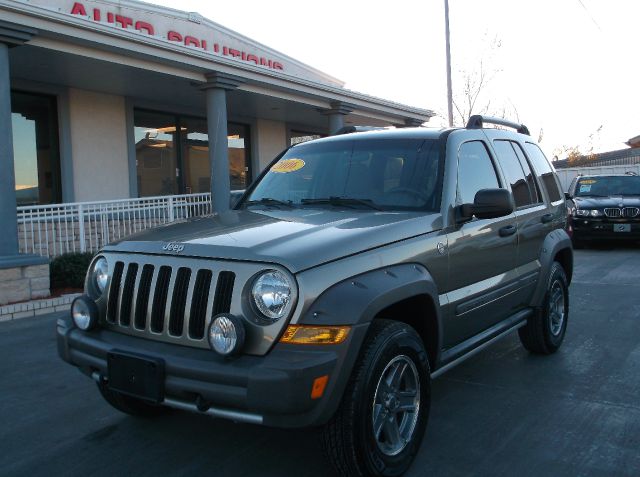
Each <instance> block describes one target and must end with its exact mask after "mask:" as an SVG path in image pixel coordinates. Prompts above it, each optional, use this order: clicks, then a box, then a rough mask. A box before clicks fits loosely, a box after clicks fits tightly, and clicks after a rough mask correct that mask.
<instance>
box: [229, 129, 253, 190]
mask: <svg viewBox="0 0 640 477" xmlns="http://www.w3.org/2000/svg"><path fill="white" fill-rule="evenodd" d="M227 128H228V143H229V174H230V175H231V190H242V189H246V188H247V186H248V185H249V177H250V172H251V171H250V169H249V164H250V162H249V155H248V151H249V147H248V145H249V127H248V126H245V125H242V124H232V123H229V125H228V126H227Z"/></svg>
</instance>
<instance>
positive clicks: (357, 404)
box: [322, 320, 431, 476]
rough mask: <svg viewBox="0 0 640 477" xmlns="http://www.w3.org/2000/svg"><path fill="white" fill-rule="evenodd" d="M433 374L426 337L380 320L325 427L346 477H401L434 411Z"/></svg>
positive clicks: (331, 453) (327, 443)
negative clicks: (334, 411) (425, 347)
mask: <svg viewBox="0 0 640 477" xmlns="http://www.w3.org/2000/svg"><path fill="white" fill-rule="evenodd" d="M430 402H431V377H430V369H429V361H428V358H427V353H426V351H425V349H424V344H423V342H422V339H421V338H420V336H419V335H418V334H417V333H416V331H415V330H414V329H413V328H412V327H411V326H409V325H407V324H405V323H401V322H396V321H389V320H375V321H374V322H373V323H372V324H371V326H370V328H369V331H368V334H367V337H366V339H365V342H364V344H363V345H362V349H361V351H360V356H359V358H358V361H357V363H356V365H355V367H354V369H353V372H352V375H351V379H350V381H349V384H348V386H347V389H346V391H345V394H344V397H343V399H342V402H341V404H340V408H339V409H338V411H337V412H336V414H335V415H334V416H333V417H332V419H331V420H330V421H329V422H328V423H327V424H326V425H325V427H324V428H323V431H322V441H323V447H324V450H325V453H326V454H327V457H328V458H329V460H330V461H331V463H332V464H333V467H334V469H335V470H336V472H337V473H338V475H341V476H370V475H371V476H398V475H401V474H403V473H404V472H405V471H406V470H407V469H408V468H409V466H410V465H411V462H412V461H413V458H414V457H415V455H416V453H417V452H418V449H419V447H420V443H421V441H422V437H423V435H424V431H425V429H426V426H427V420H428V416H429V406H430Z"/></svg>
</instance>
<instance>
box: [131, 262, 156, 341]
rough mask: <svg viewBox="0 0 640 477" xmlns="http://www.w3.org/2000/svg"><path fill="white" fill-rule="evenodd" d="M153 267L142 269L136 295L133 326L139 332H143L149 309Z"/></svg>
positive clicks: (147, 266) (146, 266) (148, 266)
mask: <svg viewBox="0 0 640 477" xmlns="http://www.w3.org/2000/svg"><path fill="white" fill-rule="evenodd" d="M153 271H154V266H153V265H145V266H144V267H142V274H141V275H140V283H139V284H138V291H137V293H136V310H135V316H134V319H133V320H134V322H133V324H134V326H135V327H136V328H137V329H139V330H144V329H145V328H146V325H147V308H148V307H149V293H150V292H151V281H152V280H153Z"/></svg>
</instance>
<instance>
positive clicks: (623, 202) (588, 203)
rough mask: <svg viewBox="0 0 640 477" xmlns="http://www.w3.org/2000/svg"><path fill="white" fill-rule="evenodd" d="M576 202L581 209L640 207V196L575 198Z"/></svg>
mask: <svg viewBox="0 0 640 477" xmlns="http://www.w3.org/2000/svg"><path fill="white" fill-rule="evenodd" d="M573 200H574V202H575V203H576V205H577V206H578V208H579V209H604V208H609V207H611V208H618V209H622V208H624V207H640V196H637V195H625V196H621V195H613V196H610V197H588V196H587V197H575V198H574V199H573Z"/></svg>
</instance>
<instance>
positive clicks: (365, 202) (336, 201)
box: [300, 197, 382, 210]
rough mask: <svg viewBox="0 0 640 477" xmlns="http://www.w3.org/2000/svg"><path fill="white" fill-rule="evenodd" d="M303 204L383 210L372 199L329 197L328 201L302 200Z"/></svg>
mask: <svg viewBox="0 0 640 477" xmlns="http://www.w3.org/2000/svg"><path fill="white" fill-rule="evenodd" d="M300 202H301V203H302V204H329V205H338V206H340V205H346V206H347V207H353V206H354V205H362V206H365V207H367V208H369V209H374V210H382V209H381V208H380V207H378V206H377V205H375V204H374V203H373V201H372V200H371V199H356V198H354V197H328V198H326V199H302V200H301V201H300Z"/></svg>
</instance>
